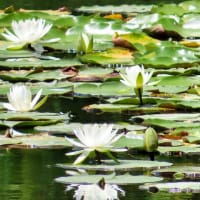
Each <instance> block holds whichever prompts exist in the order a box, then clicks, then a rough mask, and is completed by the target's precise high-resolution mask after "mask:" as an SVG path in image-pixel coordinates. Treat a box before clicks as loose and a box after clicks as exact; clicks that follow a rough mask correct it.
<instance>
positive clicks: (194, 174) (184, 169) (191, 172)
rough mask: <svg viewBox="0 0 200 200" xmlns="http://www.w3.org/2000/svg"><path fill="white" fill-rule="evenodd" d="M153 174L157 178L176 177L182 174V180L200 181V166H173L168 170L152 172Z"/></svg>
mask: <svg viewBox="0 0 200 200" xmlns="http://www.w3.org/2000/svg"><path fill="white" fill-rule="evenodd" d="M152 174H153V175H155V176H164V177H176V174H177V176H178V175H179V174H182V175H183V176H182V178H187V179H193V180H194V179H199V178H200V167H198V166H172V167H168V168H166V169H158V170H154V171H152Z"/></svg>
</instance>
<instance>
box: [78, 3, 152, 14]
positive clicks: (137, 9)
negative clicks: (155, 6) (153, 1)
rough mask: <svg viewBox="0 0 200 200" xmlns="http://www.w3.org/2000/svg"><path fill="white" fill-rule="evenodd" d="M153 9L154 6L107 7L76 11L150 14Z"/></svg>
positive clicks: (89, 7)
mask: <svg viewBox="0 0 200 200" xmlns="http://www.w3.org/2000/svg"><path fill="white" fill-rule="evenodd" d="M151 8H152V5H134V4H132V5H126V4H124V5H120V6H119V5H118V6H114V5H107V6H98V5H95V6H81V7H80V8H77V9H76V10H77V11H79V12H86V13H135V12H138V13H140V12H141V13H143V12H149V11H150V10H151Z"/></svg>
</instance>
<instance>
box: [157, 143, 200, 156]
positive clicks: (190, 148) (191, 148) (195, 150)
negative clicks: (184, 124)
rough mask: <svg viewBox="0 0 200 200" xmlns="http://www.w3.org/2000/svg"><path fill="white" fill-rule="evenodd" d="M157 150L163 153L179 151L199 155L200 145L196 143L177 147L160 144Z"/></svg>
mask: <svg viewBox="0 0 200 200" xmlns="http://www.w3.org/2000/svg"><path fill="white" fill-rule="evenodd" d="M157 150H158V151H159V152H160V153H163V154H173V153H179V154H180V155H182V154H187V155H199V154H200V146H199V145H195V144H190V145H186V146H175V147H172V146H170V147H164V146H163V147H161V146H159V147H158V149H157Z"/></svg>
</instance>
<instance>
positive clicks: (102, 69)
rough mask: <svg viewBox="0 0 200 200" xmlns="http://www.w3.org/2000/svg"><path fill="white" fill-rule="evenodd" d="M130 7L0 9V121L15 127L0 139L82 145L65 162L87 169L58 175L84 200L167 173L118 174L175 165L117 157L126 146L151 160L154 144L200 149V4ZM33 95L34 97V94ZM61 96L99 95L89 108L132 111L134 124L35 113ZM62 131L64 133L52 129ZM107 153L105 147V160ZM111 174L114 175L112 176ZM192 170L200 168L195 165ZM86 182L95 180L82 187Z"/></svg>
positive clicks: (130, 120)
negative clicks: (26, 132) (29, 129)
mask: <svg viewBox="0 0 200 200" xmlns="http://www.w3.org/2000/svg"><path fill="white" fill-rule="evenodd" d="M128 7H130V8H131V9H130V10H129V9H126V13H123V15H122V12H121V14H120V13H117V14H104V12H103V11H105V10H106V9H110V11H112V13H113V12H114V11H115V9H118V8H117V7H114V6H108V7H102V8H101V7H97V8H96V9H98V10H95V8H94V7H91V8H87V7H83V8H79V10H78V11H79V12H88V10H89V11H90V9H91V10H93V11H94V12H97V11H98V13H99V9H100V12H101V11H102V15H99V14H98V15H97V14H96V15H91V14H90V15H88V14H87V15H83V14H82V15H78V16H74V15H73V14H71V13H68V12H61V11H31V10H18V11H15V10H14V9H6V10H5V11H2V12H1V13H0V19H1V20H0V29H1V35H0V68H1V72H0V81H1V84H0V94H1V95H2V97H3V98H4V101H3V102H2V103H1V105H0V109H1V112H0V120H1V121H0V125H1V126H3V127H5V128H8V130H7V132H6V134H5V135H6V136H7V137H5V136H1V137H0V146H3V145H4V146H9V147H12V145H13V146H14V147H16V146H18V147H19V146H23V145H26V146H29V147H49V148H50V147H58V146H59V147H70V148H71V147H72V146H73V147H74V149H75V151H74V149H73V151H72V152H67V153H66V155H67V156H75V155H77V154H80V155H79V157H78V158H76V159H75V161H74V163H68V164H59V165H58V166H60V167H63V168H65V169H68V170H69V169H73V170H75V169H77V170H78V172H80V170H82V169H84V170H87V172H86V171H84V172H81V173H80V174H79V173H78V172H70V174H71V175H72V176H69V175H68V176H66V177H60V178H57V179H56V181H58V182H62V183H66V184H76V185H75V186H74V187H75V188H78V190H77V191H79V192H77V193H75V195H74V196H75V198H76V199H81V198H82V196H84V195H83V194H86V195H89V193H90V191H91V190H95V191H97V192H96V193H95V194H98V195H99V194H100V193H101V192H102V195H103V197H102V198H101V199H117V198H118V197H117V191H120V192H121V193H122V194H123V192H122V189H120V188H119V187H118V186H117V185H109V184H122V185H123V184H134V183H137V184H138V183H144V182H145V183H146V182H156V181H161V180H162V178H160V177H156V176H155V174H156V175H158V174H159V176H160V174H162V173H155V172H152V173H153V174H152V175H151V176H143V175H137V176H133V175H130V174H125V173H124V174H120V173H118V171H131V170H134V169H138V168H139V169H141V168H142V169H143V168H147V169H149V168H150V169H153V168H160V167H166V166H170V165H172V163H169V162H159V161H147V160H136V159H133V160H132V159H131V158H130V159H129V160H125V159H118V157H120V155H121V154H127V152H124V151H129V150H132V149H134V150H137V151H141V150H142V151H146V152H148V153H149V154H150V157H151V160H154V155H153V154H152V153H154V151H157V152H159V153H169V152H170V153H171V152H182V153H184V154H188V155H189V154H199V152H200V148H199V142H200V136H199V135H200V131H199V130H200V125H199V121H200V114H199V113H198V112H199V109H200V104H199V100H200V89H199V85H200V81H199V71H200V67H199V66H200V53H199V48H200V40H199V39H198V38H199V37H200V22H199V19H200V11H199V10H200V6H199V3H198V1H185V2H183V3H180V4H165V5H162V6H147V7H145V9H144V7H141V6H136V5H134V6H133V7H131V5H129V6H128ZM140 11H141V12H140ZM117 12H119V11H117ZM32 94H36V95H35V97H34V98H33V99H32ZM6 95H7V97H8V98H7V100H6V101H7V102H6V101H5V97H6ZM54 95H56V96H61V95H62V96H65V97H73V98H74V97H75V98H83V97H84V98H90V97H95V98H98V99H99V103H98V104H90V105H86V106H84V107H83V109H84V110H85V111H86V112H93V113H98V114H100V113H105V112H111V113H116V114H121V115H125V116H127V121H126V122H125V123H124V124H119V123H117V122H116V123H113V124H89V121H88V124H84V125H82V124H79V123H69V118H70V116H69V114H68V113H65V114H63V113H53V112H52V113H51V112H48V113H47V112H37V111H35V110H36V109H38V108H39V107H40V106H45V102H46V100H47V97H48V96H50V97H51V96H54ZM41 96H43V98H42V99H41V100H39V99H40V98H41ZM30 126H31V127H34V130H36V131H39V132H41V133H43V132H45V134H38V135H30V134H29V135H28V136H27V135H21V134H19V135H20V137H15V136H19V135H18V132H16V131H15V129H16V128H17V127H23V128H26V127H30ZM63 130H66V131H64V132H65V133H66V135H67V136H66V137H65V138H64V137H57V136H53V135H51V134H46V132H47V133H51V132H54V133H55V132H57V133H59V132H61V133H63ZM8 136H9V137H11V138H8ZM158 145H159V146H158ZM119 152H121V153H119ZM102 154H106V156H107V157H106V159H105V157H104V155H102ZM107 158H111V159H110V160H109V159H107ZM170 169H171V168H167V170H169V171H170ZM96 170H99V171H101V172H103V173H102V175H100V174H98V175H90V174H89V173H90V172H91V171H92V173H93V174H94V171H96ZM171 170H172V171H173V170H174V169H173V168H172V169H171ZM105 171H111V172H112V173H111V174H106V175H105ZM178 171H179V170H178ZM170 172H171V171H170ZM173 172H174V171H173ZM186 172H187V169H186V171H184V172H182V173H181V177H182V179H184V178H185V176H186V175H187V173H186ZM193 172H194V173H199V172H198V170H197V171H196V169H195V170H194V171H193ZM175 174H176V173H175ZM153 175H154V176H153ZM161 176H162V175H161ZM174 177H175V175H174ZM178 177H179V178H180V176H178ZM102 178H103V179H102ZM82 183H87V184H86V185H84V186H80V185H77V184H82ZM90 184H91V185H90ZM176 184H177V185H178V187H179V188H180V190H179V192H182V191H184V192H185V191H189V192H199V191H200V186H199V184H195V183H194V182H189V183H187V182H182V183H181V184H180V183H176ZM177 185H175V186H173V183H159V184H158V185H156V184H153V185H146V184H145V185H143V186H141V187H140V188H141V189H148V188H152V187H153V188H161V190H162V188H164V189H163V190H165V188H169V189H171V190H169V191H173V192H174V190H173V187H177ZM185 185H186V186H185ZM89 186H91V187H89ZM74 187H71V188H74ZM188 187H189V189H188ZM194 187H195V188H194ZM196 187H197V188H196ZM71 188H68V189H71ZM100 191H101V192H100ZM92 198H93V199H94V197H93V196H89V197H86V198H85V199H92Z"/></svg>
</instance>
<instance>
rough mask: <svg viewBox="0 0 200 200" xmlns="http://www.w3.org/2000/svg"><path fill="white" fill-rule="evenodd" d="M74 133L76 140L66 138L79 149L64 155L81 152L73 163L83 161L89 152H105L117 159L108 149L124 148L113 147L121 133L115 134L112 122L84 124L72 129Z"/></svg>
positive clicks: (115, 150) (117, 150)
mask: <svg viewBox="0 0 200 200" xmlns="http://www.w3.org/2000/svg"><path fill="white" fill-rule="evenodd" d="M74 134H75V136H76V137H77V139H78V140H79V141H77V140H75V139H72V138H68V137H66V139H67V140H68V141H69V142H70V143H71V144H72V145H74V146H76V147H80V148H81V150H80V151H74V152H70V153H67V154H66V155H77V154H81V155H80V156H79V157H78V158H77V159H76V160H75V162H74V164H80V163H81V162H83V161H84V160H85V159H86V158H87V157H88V156H90V154H91V153H94V154H98V153H106V154H107V155H108V156H109V157H110V158H112V159H114V160H115V161H117V160H116V159H115V158H114V157H113V156H112V154H111V153H110V151H114V152H121V151H126V149H124V148H123V149H116V148H114V147H113V143H115V142H116V141H117V140H118V139H120V138H121V137H122V136H123V134H117V130H113V125H112V124H92V125H91V124H84V125H82V126H81V127H78V128H76V129H74Z"/></svg>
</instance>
